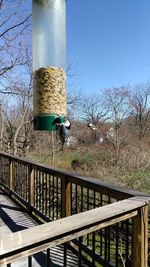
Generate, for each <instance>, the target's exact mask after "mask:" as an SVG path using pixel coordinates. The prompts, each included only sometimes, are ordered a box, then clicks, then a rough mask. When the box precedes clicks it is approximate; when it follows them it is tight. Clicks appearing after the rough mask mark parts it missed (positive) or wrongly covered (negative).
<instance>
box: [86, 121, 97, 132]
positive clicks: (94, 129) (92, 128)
mask: <svg viewBox="0 0 150 267" xmlns="http://www.w3.org/2000/svg"><path fill="white" fill-rule="evenodd" d="M87 126H88V127H90V129H91V130H93V131H96V130H97V128H96V126H95V125H94V124H92V123H88V124H87Z"/></svg>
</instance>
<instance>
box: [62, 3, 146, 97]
mask: <svg viewBox="0 0 150 267" xmlns="http://www.w3.org/2000/svg"><path fill="white" fill-rule="evenodd" d="M70 62H72V63H73V65H74V68H75V72H77V73H78V83H79V85H80V87H82V88H84V89H85V92H87V93H89V92H91V91H94V92H98V91H99V90H100V89H102V88H108V87H118V86H122V85H124V86H125V85H127V84H130V85H131V86H134V85H136V84H138V83H147V82H149V81H150V0H68V1H67V63H68V64H69V63H70Z"/></svg>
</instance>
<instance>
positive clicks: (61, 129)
mask: <svg viewBox="0 0 150 267" xmlns="http://www.w3.org/2000/svg"><path fill="white" fill-rule="evenodd" d="M54 124H55V125H56V127H57V130H58V133H59V137H60V140H61V143H62V146H61V149H60V150H63V146H64V143H65V142H66V141H67V139H68V135H69V131H70V128H71V122H70V120H69V119H68V118H66V117H65V118H64V122H60V120H57V118H56V119H55V121H54Z"/></svg>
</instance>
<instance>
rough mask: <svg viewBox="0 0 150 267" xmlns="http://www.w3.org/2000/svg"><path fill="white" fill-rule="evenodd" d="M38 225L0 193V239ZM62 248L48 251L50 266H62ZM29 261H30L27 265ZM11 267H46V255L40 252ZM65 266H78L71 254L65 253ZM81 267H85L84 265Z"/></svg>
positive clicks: (58, 247) (76, 260) (69, 252)
mask: <svg viewBox="0 0 150 267" xmlns="http://www.w3.org/2000/svg"><path fill="white" fill-rule="evenodd" d="M35 225H38V223H37V222H36V221H35V220H34V219H33V218H32V217H30V216H29V214H28V213H27V212H26V211H22V209H21V208H20V207H19V206H17V205H16V204H15V203H14V202H13V201H12V200H11V199H10V198H9V197H8V196H7V195H6V194H5V193H3V192H2V191H0V237H1V239H3V238H5V237H6V236H7V235H8V234H9V233H15V232H18V231H21V230H24V229H28V228H31V227H33V226H35ZM63 256H64V246H63V245H62V246H61V245H60V246H56V247H55V248H52V249H51V250H50V266H51V267H57V266H64V265H63ZM29 261H32V264H31V262H30V263H29ZM11 266H12V267H26V266H32V267H38V266H41V267H45V266H47V253H46V251H45V252H40V253H37V254H35V255H34V256H33V257H32V258H31V257H29V258H23V259H21V260H19V261H16V262H15V263H12V264H11ZM67 266H69V267H75V266H78V258H77V257H76V256H75V255H74V254H73V253H72V252H71V251H68V252H67ZM82 266H86V265H85V264H84V265H82Z"/></svg>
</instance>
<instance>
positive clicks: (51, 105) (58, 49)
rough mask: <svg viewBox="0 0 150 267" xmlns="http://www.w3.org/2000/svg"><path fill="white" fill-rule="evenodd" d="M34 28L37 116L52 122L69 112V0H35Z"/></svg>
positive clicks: (35, 111)
mask: <svg viewBox="0 0 150 267" xmlns="http://www.w3.org/2000/svg"><path fill="white" fill-rule="evenodd" d="M32 28H33V30H32V31H33V34H32V38H33V41H32V42H33V76H34V116H35V117H36V120H37V118H39V117H40V116H42V118H43V116H46V117H47V122H48V121H49V119H50V118H51V116H55V115H60V116H64V115H66V113H67V111H66V73H65V67H66V0H33V7H32ZM49 116H50V117H49ZM41 128H42V126H41Z"/></svg>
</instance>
